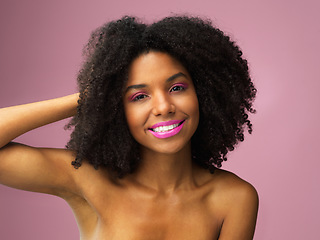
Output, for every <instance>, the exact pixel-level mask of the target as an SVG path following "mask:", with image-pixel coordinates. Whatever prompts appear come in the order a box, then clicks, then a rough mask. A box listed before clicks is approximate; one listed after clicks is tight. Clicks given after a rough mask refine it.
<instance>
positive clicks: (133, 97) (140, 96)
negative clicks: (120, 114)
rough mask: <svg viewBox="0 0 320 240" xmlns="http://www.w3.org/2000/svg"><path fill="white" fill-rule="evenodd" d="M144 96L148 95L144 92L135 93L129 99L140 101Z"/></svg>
mask: <svg viewBox="0 0 320 240" xmlns="http://www.w3.org/2000/svg"><path fill="white" fill-rule="evenodd" d="M146 97H148V96H147V95H146V94H135V95H133V96H132V97H130V100H131V101H132V102H136V101H140V100H142V99H144V98H146Z"/></svg>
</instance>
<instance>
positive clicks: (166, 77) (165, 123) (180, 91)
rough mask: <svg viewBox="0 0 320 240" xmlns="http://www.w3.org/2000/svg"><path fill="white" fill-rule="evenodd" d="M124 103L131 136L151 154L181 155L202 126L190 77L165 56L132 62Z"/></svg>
mask: <svg viewBox="0 0 320 240" xmlns="http://www.w3.org/2000/svg"><path fill="white" fill-rule="evenodd" d="M123 102H124V109H125V114H126V118H127V123H128V126H129V129H130V132H131V134H132V135H133V137H134V138H135V139H136V141H137V142H138V143H140V144H141V146H142V148H147V149H149V150H151V151H155V152H159V153H168V154H170V153H176V152H178V151H179V150H181V149H182V148H183V147H184V146H186V145H187V144H188V143H189V142H190V139H191V137H192V135H193V134H194V132H195V131H196V129H197V126H198V123H199V107H198V98H197V95H196V92H195V89H194V86H193V82H192V80H191V78H190V75H189V73H188V71H187V70H186V69H185V68H184V67H183V66H182V64H181V63H180V62H178V61H177V60H175V59H174V58H172V57H171V56H170V55H168V54H166V53H162V52H149V53H146V54H142V55H140V56H139V57H138V58H136V59H135V60H134V61H133V62H132V64H131V66H130V69H129V76H128V82H127V84H126V88H125V93H124V98H123Z"/></svg>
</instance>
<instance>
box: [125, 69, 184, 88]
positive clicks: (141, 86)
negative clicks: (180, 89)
mask: <svg viewBox="0 0 320 240" xmlns="http://www.w3.org/2000/svg"><path fill="white" fill-rule="evenodd" d="M181 76H184V77H187V76H186V75H185V74H184V73H182V72H178V73H176V74H174V75H172V76H170V77H169V78H168V79H167V80H166V82H171V81H173V80H174V79H176V78H178V77H181ZM147 86H148V85H147V84H136V85H131V86H128V87H127V89H126V90H125V93H126V92H128V91H129V90H131V89H141V88H145V87H147Z"/></svg>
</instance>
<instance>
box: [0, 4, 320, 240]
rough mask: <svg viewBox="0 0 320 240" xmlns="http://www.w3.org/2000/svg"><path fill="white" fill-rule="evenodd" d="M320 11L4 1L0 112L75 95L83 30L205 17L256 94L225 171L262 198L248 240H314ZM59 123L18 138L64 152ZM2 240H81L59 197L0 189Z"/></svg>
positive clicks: (319, 194) (319, 198) (311, 7)
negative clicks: (130, 18)
mask: <svg viewBox="0 0 320 240" xmlns="http://www.w3.org/2000/svg"><path fill="white" fill-rule="evenodd" d="M319 9H320V4H319V1H317V0H313V1H312V0H305V1H296V0H284V1H278V0H268V1H254V0H242V1H239V0H225V1H215V0H207V1H201V0H198V1H185V0H184V1H182V0H161V1H150V0H135V1H130V0H117V1H106V0H105V1H103V0H91V1H79V0H55V1H46V0H26V1H23V0H20V1H18V0H2V1H1V3H0V26H1V33H0V34H1V38H0V74H1V80H0V81H1V85H0V107H4V106H10V105H15V104H22V103H27V102H32V101H38V100H44V99H48V98H54V97H59V96H63V95H66V94H71V93H73V92H75V91H76V83H75V79H76V75H77V71H78V70H79V67H80V65H81V51H82V47H83V45H84V44H85V43H86V41H87V40H88V38H89V34H90V32H91V31H92V30H93V29H94V28H96V27H98V26H100V25H101V24H103V23H104V22H105V21H108V20H112V19H115V18H119V17H121V16H123V15H125V14H128V15H136V16H139V17H141V18H142V19H145V20H146V21H147V22H150V21H152V20H154V19H159V18H161V17H163V16H166V15H168V14H170V13H192V14H193V15H197V16H202V17H209V18H211V19H212V20H213V21H214V22H215V23H216V24H217V25H218V26H219V27H220V28H221V29H223V30H224V31H226V32H227V33H229V34H231V36H232V38H233V39H234V40H236V41H237V42H238V44H239V45H240V46H241V48H242V49H243V51H244V53H245V57H246V58H247V59H248V61H249V64H250V67H251V73H252V77H253V78H254V81H255V84H256V87H257V88H258V96H257V100H256V102H255V107H256V109H257V110H258V113H257V114H256V115H255V116H253V117H252V120H253V124H254V132H253V135H249V136H247V138H246V141H245V142H244V143H242V144H241V145H240V147H239V148H237V150H236V151H235V152H233V153H232V154H230V157H229V162H227V163H226V164H225V165H224V167H223V168H225V169H227V170H230V171H233V172H235V173H236V174H238V175H239V176H240V177H242V178H244V179H246V180H247V181H249V182H251V183H252V184H253V185H254V186H255V187H256V188H257V190H258V192H259V195H260V211H259V216H258V222H257V228H256V234H255V239H258V240H270V239H280V240H283V239H290V240H298V239H299V240H300V239H309V240H311V239H319V227H320V225H319V216H320V207H319V203H320V191H319V189H320V188H319V184H320V177H319V174H318V172H319V169H320V163H319V152H318V147H319V146H318V145H319V143H320V141H319V136H320V131H319V130H320V129H319V118H320V107H319V104H320V97H319V94H318V92H319V90H320V78H319V77H320V71H319V69H320V65H319V54H320V47H319V46H320V27H319V26H320V25H319V23H320V17H319V14H318V11H319ZM64 124H65V122H59V123H56V124H52V125H50V126H46V127H44V128H40V129H37V130H35V131H33V132H30V133H28V134H26V135H24V136H22V137H20V138H19V139H18V141H21V142H23V143H26V144H29V145H32V146H49V147H64V145H65V143H66V142H67V139H68V134H69V132H65V131H64V130H63V125H64ZM0 238H1V239H10V240H16V239H35V240H37V239H46V240H51V239H52V240H57V239H79V233H78V230H77V225H76V222H75V220H74V218H73V215H72V212H71V210H70V209H69V207H68V205H67V204H66V203H65V202H64V201H63V200H61V199H59V198H56V197H52V196H48V195H44V194H37V193H29V192H24V191H18V190H14V189H9V188H7V187H5V186H0Z"/></svg>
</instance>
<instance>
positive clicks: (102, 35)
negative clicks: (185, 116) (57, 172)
mask: <svg viewBox="0 0 320 240" xmlns="http://www.w3.org/2000/svg"><path fill="white" fill-rule="evenodd" d="M149 51H160V52H164V53H167V54H169V55H170V56H172V57H173V58H175V59H177V60H178V61H180V62H181V63H182V65H183V66H184V67H185V68H186V69H187V70H188V72H189V74H190V76H191V78H192V80H193V82H194V86H195V89H196V93H197V96H198V101H199V112H200V120H199V125H198V128H197V130H196V132H195V134H194V136H193V137H192V139H191V143H192V144H191V146H192V157H193V160H194V161H195V162H197V163H198V164H199V165H201V166H202V167H204V168H207V169H209V170H210V171H211V172H213V171H214V169H215V168H216V167H221V165H222V162H223V161H225V160H227V158H226V155H227V153H228V151H232V150H234V146H235V145H236V144H237V143H238V142H239V141H243V140H244V129H245V128H247V129H248V132H249V133H251V132H252V124H251V122H250V120H249V119H248V113H254V112H255V110H254V109H253V108H252V101H253V100H254V98H255V95H256V89H255V87H254V85H253V83H252V81H251V78H250V75H249V71H248V64H247V61H246V60H245V59H244V58H243V57H242V52H241V50H240V49H239V47H238V46H237V45H236V44H235V43H234V42H233V41H231V40H230V38H229V37H228V36H226V35H225V34H224V33H223V32H222V31H221V30H219V29H218V28H216V27H214V26H213V25H212V23H211V21H210V20H204V19H200V18H197V17H188V16H173V17H167V18H164V19H162V20H160V21H158V22H155V23H153V24H150V25H146V24H143V23H141V22H140V21H139V20H137V19H136V18H134V17H128V16H126V17H123V18H121V19H120V20H117V21H111V22H109V23H106V24H105V25H103V26H102V27H100V28H98V29H96V30H95V31H94V32H93V33H92V35H91V38H90V40H89V43H88V44H87V45H86V48H85V49H84V55H85V59H86V60H85V62H84V65H83V68H82V69H81V70H80V73H79V75H78V85H79V90H80V97H79V101H78V103H79V105H78V111H77V115H75V116H74V117H73V118H72V120H71V121H70V123H69V124H68V127H69V128H71V127H72V128H74V129H73V132H72V134H71V139H70V141H69V142H68V144H67V148H69V149H72V150H74V151H75V153H76V157H75V160H74V161H73V162H72V165H73V166H74V167H75V168H78V167H80V166H81V163H82V161H83V160H84V159H85V160H86V161H89V163H91V164H92V165H93V166H94V167H95V168H96V169H97V168H98V167H99V166H101V165H102V166H106V167H107V169H109V170H111V172H113V173H115V174H116V175H117V176H119V177H122V176H124V175H126V174H128V173H131V172H133V171H134V170H135V169H136V167H137V166H138V164H139V161H140V155H139V144H138V143H137V142H136V141H135V139H134V138H133V137H132V135H131V134H130V131H129V128H128V126H127V122H126V118H125V113H124V107H123V99H122V98H123V90H124V86H125V84H126V81H127V79H128V69H129V66H130V64H131V63H132V61H133V60H134V59H136V58H137V57H138V56H139V55H141V54H143V53H147V52H149Z"/></svg>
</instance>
